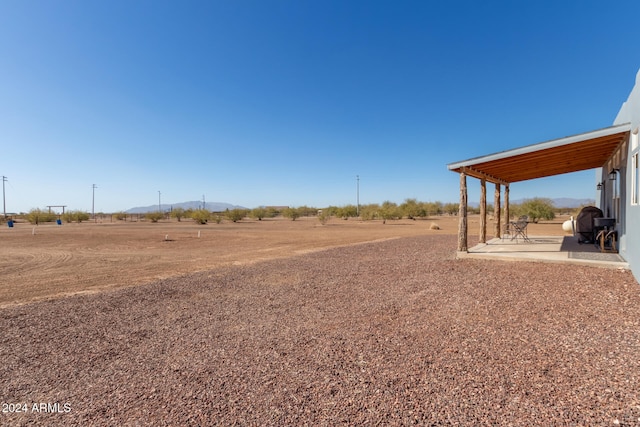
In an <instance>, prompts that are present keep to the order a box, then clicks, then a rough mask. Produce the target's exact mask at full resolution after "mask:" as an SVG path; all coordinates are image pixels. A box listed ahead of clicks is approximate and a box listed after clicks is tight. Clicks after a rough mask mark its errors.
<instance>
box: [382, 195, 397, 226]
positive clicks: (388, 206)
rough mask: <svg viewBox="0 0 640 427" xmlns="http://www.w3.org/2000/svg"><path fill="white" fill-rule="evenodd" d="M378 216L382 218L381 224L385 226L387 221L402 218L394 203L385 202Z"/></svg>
mask: <svg viewBox="0 0 640 427" xmlns="http://www.w3.org/2000/svg"><path fill="white" fill-rule="evenodd" d="M380 216H381V217H382V223H383V224H385V223H386V222H387V220H388V219H399V218H402V212H401V211H400V208H398V205H396V204H395V203H393V202H389V201H385V202H383V203H382V206H381V207H380Z"/></svg>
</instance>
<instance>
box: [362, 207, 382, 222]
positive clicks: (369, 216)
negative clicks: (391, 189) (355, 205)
mask: <svg viewBox="0 0 640 427" xmlns="http://www.w3.org/2000/svg"><path fill="white" fill-rule="evenodd" d="M379 217H380V205H378V204H377V203H371V204H368V205H363V206H360V218H362V219H363V220H365V221H370V220H374V219H378V218H379Z"/></svg>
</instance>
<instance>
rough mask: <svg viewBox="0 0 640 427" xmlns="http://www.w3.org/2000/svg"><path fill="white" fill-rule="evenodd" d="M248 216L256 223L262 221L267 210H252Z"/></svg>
mask: <svg viewBox="0 0 640 427" xmlns="http://www.w3.org/2000/svg"><path fill="white" fill-rule="evenodd" d="M249 216H250V217H251V218H253V219H257V220H258V221H262V218H265V217H266V216H267V210H266V209H265V208H254V209H251V211H250V212H249Z"/></svg>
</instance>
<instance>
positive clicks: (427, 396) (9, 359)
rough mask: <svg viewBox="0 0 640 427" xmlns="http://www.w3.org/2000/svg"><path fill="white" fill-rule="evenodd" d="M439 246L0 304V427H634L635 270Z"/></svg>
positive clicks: (371, 250) (637, 417) (391, 247)
mask: <svg viewBox="0 0 640 427" xmlns="http://www.w3.org/2000/svg"><path fill="white" fill-rule="evenodd" d="M455 239H456V237H455V236H453V235H428V236H417V237H405V238H399V239H392V240H386V241H379V242H374V243H364V244H358V245H352V246H345V247H339V248H333V249H329V250H324V251H319V252H313V253H308V254H302V255H298V256H291V257H287V258H281V259H275V260H270V261H264V262H256V263H253V264H249V265H241V266H233V265H230V266H223V267H220V268H216V269H213V270H210V271H203V272H198V273H194V274H190V275H184V276H180V277H173V278H167V279H164V280H159V281H155V282H152V283H148V284H144V285H141V286H136V287H130V288H121V289H115V290H106V291H104V292H100V293H95V294H84V295H76V296H70V297H65V298H59V299H53V300H50V301H43V302H34V303H30V304H25V305H19V306H12V307H7V308H4V309H2V310H0V328H1V330H2V335H1V336H0V360H1V361H2V364H1V365H0V393H1V400H2V403H3V410H4V409H7V411H8V410H9V409H11V407H9V406H8V404H25V405H26V406H27V408H26V409H27V411H26V412H20V413H16V412H10V413H9V412H7V411H4V412H3V413H1V414H0V425H89V426H91V425H98V426H113V425H130V426H135V425H172V426H181V425H225V426H227V425H278V426H284V425H363V424H371V425H409V424H419V425H514V426H532V425H569V426H571V425H576V426H582V425H589V426H591V425H638V424H640V287H639V286H638V283H637V282H636V281H635V280H634V278H633V276H632V275H631V274H630V273H629V272H627V271H617V270H609V269H598V268H593V267H579V266H569V265H567V266H564V265H558V264H542V263H528V262H518V263H508V262H504V263H503V262H498V261H484V260H456V259H455V253H454V250H453V248H455V242H456V240H455ZM40 403H49V404H50V405H49V407H48V409H49V410H53V409H56V411H54V413H50V412H37V411H35V410H34V404H36V408H39V406H38V405H39V404H40ZM55 404H58V406H56V405H55ZM5 405H6V406H5ZM44 407H45V408H46V405H45V406H44ZM13 408H14V409H15V406H14V407H13Z"/></svg>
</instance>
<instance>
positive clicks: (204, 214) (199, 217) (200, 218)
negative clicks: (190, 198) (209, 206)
mask: <svg viewBox="0 0 640 427" xmlns="http://www.w3.org/2000/svg"><path fill="white" fill-rule="evenodd" d="M191 219H193V220H194V221H195V222H197V223H198V224H206V223H207V222H209V219H211V212H209V211H208V210H206V209H198V210H195V211H193V212H191Z"/></svg>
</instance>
